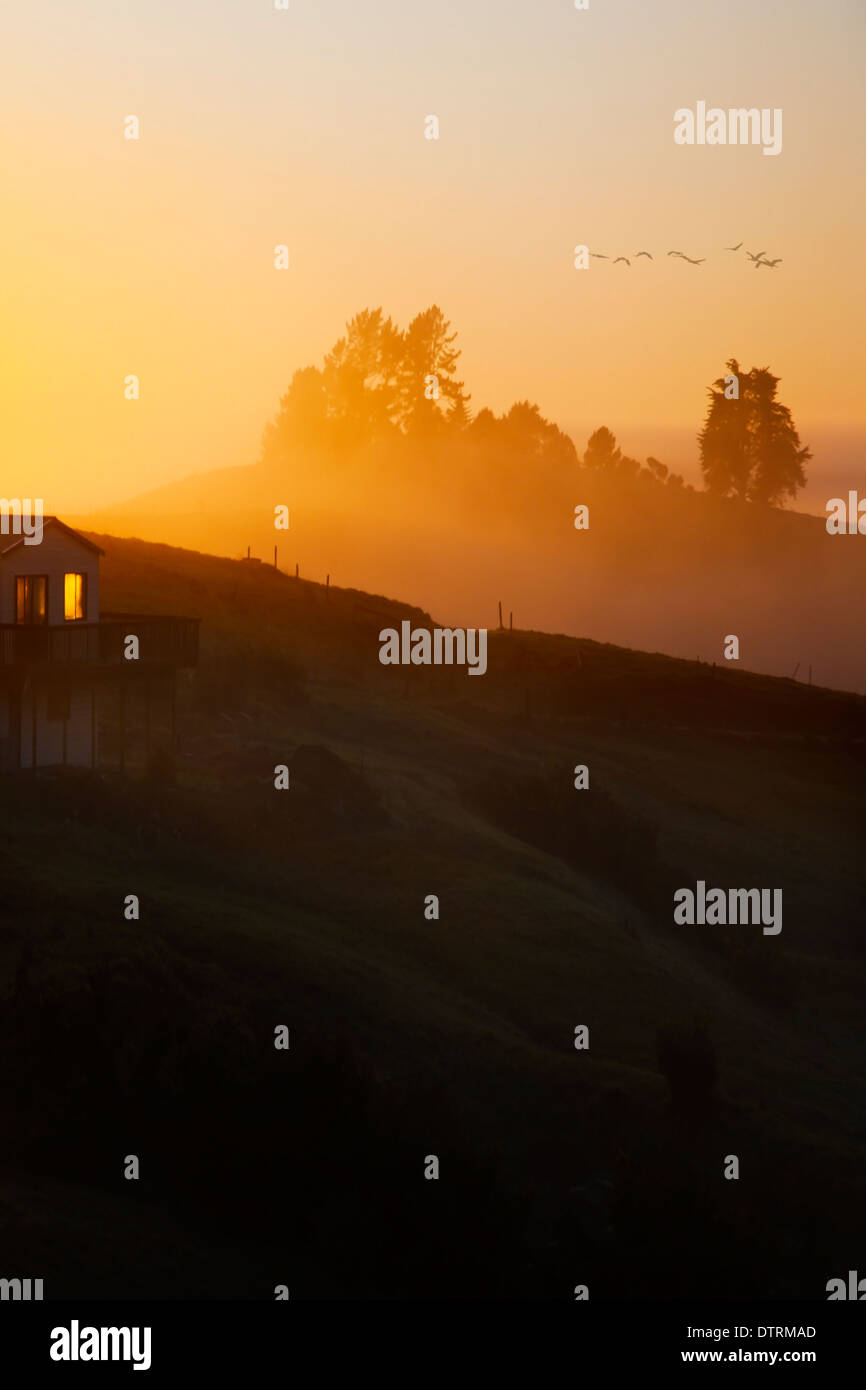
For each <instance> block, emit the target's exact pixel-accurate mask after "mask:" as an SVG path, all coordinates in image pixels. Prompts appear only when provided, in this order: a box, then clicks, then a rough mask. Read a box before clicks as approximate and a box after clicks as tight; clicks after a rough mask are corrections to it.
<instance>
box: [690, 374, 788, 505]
mask: <svg viewBox="0 0 866 1390" xmlns="http://www.w3.org/2000/svg"><path fill="white" fill-rule="evenodd" d="M726 367H727V373H728V375H727V378H726V377H720V378H719V379H718V380H716V381H714V382H713V385H712V386H710V387H709V388H708V392H707V394H708V395H709V398H710V401H709V406H708V409H707V418H706V420H705V422H704V427H703V429H702V430H701V432H700V434H699V435H698V443H699V444H700V450H701V471H702V472H703V475H704V487H705V488H706V490H707V491H708V492H714V493H716V494H717V495H718V496H720V497H737V498H739V499H740V500H741V501H751V502H766V503H769V504H770V505H773V506H778V505H780V504H782V503H783V502H784V499H785V498H787V497H794V496H796V493H797V491H798V489H799V488H801V487H804V486H805V482H806V475H805V472H804V469H803V465H804V463H806V462H807V460H808V459H810V458H811V457H812V455H811V453H810V451H809V450H808V449H806V448H803V447H801V444H800V436H799V434H798V433H797V430H796V428H795V426H794V421H793V419H792V418H791V412H790V410H789V409H788V407H787V406H785V405H782V403H781V401H778V400H777V399H776V388H777V386H778V384H779V378H778V377H777V376H773V374H772V372H770V371H769V370H768V369H767V368H766V367H753V368H752V370H751V371H750V372H743V371H741V369H740V365H739V363H738V361H737V359H736V358H735V357H732V358H730V359H729V361H728V362H727V363H726ZM731 377H733V378H735V379H736V383H737V385H736V388H735V387H734V385H733V383H731V381H730V378H731ZM735 389H736V394H733V393H734V390H735Z"/></svg>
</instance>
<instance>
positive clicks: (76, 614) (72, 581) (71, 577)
mask: <svg viewBox="0 0 866 1390" xmlns="http://www.w3.org/2000/svg"><path fill="white" fill-rule="evenodd" d="M86 579H87V575H85V574H67V575H64V579H63V616H64V618H65V619H66V621H67V622H68V623H74V622H76V621H77V620H78V619H80V618H83V617H84V616H85V593H86V589H87V585H86V583H85V581H86Z"/></svg>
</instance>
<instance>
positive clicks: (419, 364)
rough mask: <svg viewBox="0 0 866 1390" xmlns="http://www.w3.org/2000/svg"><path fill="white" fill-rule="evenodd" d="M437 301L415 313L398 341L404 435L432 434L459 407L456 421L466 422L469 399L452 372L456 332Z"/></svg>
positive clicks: (457, 354)
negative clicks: (399, 346) (451, 328)
mask: <svg viewBox="0 0 866 1390" xmlns="http://www.w3.org/2000/svg"><path fill="white" fill-rule="evenodd" d="M450 327H451V325H450V323H449V322H448V320H447V319H446V318H445V315H444V314H443V313H442V310H441V309H440V308H439V306H438V305H437V304H433V305H432V306H431V307H430V308H429V309H425V310H424V312H423V313H422V314H416V315H415V317H414V319H413V320H412V322H411V323H410V324H409V327H408V328H407V329H406V332H405V333H404V334H403V338H402V343H401V359H400V370H399V417H400V424H401V426H402V427H403V429H404V430H405V431H406V433H407V434H423V435H426V434H432V433H434V432H435V431H436V430H437V429H439V428H440V427H441V426H442V425H443V424H444V423H445V420H446V412H447V414H448V415H451V414H453V413H454V412H455V411H457V410H458V408H460V412H459V414H458V415H457V417H456V422H455V423H457V424H460V423H461V422H463V423H465V419H466V415H465V412H466V403H467V401H468V400H469V399H470V397H469V396H467V395H466V394H465V393H464V391H463V382H462V381H457V379H456V377H455V371H456V368H457V359H458V358H459V356H460V349H459V348H455V347H453V346H452V344H453V342H454V340H455V338H456V337H457V334H456V333H450V334H449V332H448V330H449V328H450Z"/></svg>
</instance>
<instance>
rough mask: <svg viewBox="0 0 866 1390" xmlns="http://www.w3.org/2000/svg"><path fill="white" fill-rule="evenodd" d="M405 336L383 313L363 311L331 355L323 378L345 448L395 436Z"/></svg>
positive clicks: (330, 412)
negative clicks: (393, 434) (389, 435)
mask: <svg viewBox="0 0 866 1390" xmlns="http://www.w3.org/2000/svg"><path fill="white" fill-rule="evenodd" d="M402 355H403V335H402V334H401V333H400V330H399V329H398V328H397V327H396V325H395V324H393V323H392V322H391V319H390V318H387V319H383V317H382V310H381V309H363V310H362V311H361V313H359V314H356V315H355V317H354V318H353V319H350V320H349V322H348V323H347V324H346V336H345V337H344V338H340V339H339V340H338V342H336V343H335V344H334V346H333V348H332V349H331V351H330V352H329V353H328V354H327V355H326V357H325V362H324V367H323V370H322V377H323V381H324V386H325V395H326V399H327V412H328V415H329V417H330V418H331V419H332V420H333V421H334V422H335V439H336V443H337V444H338V446H340V447H344V448H345V447H349V448H351V447H354V446H360V445H363V444H367V443H372V442H375V441H377V440H380V439H382V438H384V437H386V436H387V435H388V434H391V433H393V429H394V424H395V421H396V418H397V416H398V414H399V406H400V371H401V363H402Z"/></svg>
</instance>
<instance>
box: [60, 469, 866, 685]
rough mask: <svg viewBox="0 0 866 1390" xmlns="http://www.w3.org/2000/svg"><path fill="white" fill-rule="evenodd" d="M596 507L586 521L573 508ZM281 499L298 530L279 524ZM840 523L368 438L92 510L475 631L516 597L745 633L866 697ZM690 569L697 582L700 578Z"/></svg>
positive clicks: (551, 612) (857, 545)
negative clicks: (373, 444) (348, 454)
mask: <svg viewBox="0 0 866 1390" xmlns="http://www.w3.org/2000/svg"><path fill="white" fill-rule="evenodd" d="M578 504H584V505H586V506H587V507H588V508H589V519H590V520H589V529H588V530H585V531H576V530H575V528H574V524H573V523H574V508H575V507H576V506H577V505H578ZM276 505H284V506H287V507H288V508H289V510H290V521H291V529H290V530H289V531H287V532H286V531H280V532H277V531H275V530H274V526H273V518H274V507H275V506H276ZM825 522H826V516H807V515H804V514H802V513H799V512H790V511H784V510H779V509H776V508H772V507H767V506H761V505H758V504H742V503H736V502H733V501H720V500H719V499H717V498H714V497H711V496H708V495H707V494H705V493H702V492H694V491H691V490H689V489H683V488H674V487H671V486H662V485H660V484H657V483H655V482H653V481H651V480H647V479H646V478H645V477H641V478H639V479H637V480H633V481H631V480H628V479H622V478H615V477H613V478H612V477H608V476H606V475H604V474H602V473H598V472H594V471H592V470H589V469H585V468H566V467H561V468H557V469H553V468H547V469H546V470H545V471H544V472H543V473H540V472H539V470H538V468H537V467H536V466H535V465H534V464H533V462H532V460H523V459H496V460H491V462H490V465H489V467H488V466H484V467H481V466H479V464H478V462H477V461H474V462H472V461H470V462H466V461H464V460H462V459H461V458H460V456H459V455H457V454H455V453H453V452H452V453H449V452H448V451H447V450H446V451H444V452H443V453H441V454H431V453H430V452H429V451H428V452H423V453H422V452H418V453H417V454H412V453H411V450H410V451H408V453H407V448H406V446H404V447H403V448H402V450H401V451H397V452H390V453H389V451H388V450H387V449H385V448H378V449H375V450H368V451H367V452H366V453H364V454H362V455H360V456H359V457H358V458H356V459H354V460H352V461H350V462H348V463H346V462H343V463H340V464H337V463H336V462H335V461H334V460H333V459H328V458H322V457H320V456H316V455H313V454H309V453H307V454H303V455H301V454H298V455H297V457H296V458H295V460H294V462H293V464H292V465H291V466H289V467H287V468H285V469H284V470H279V471H275V470H274V469H270V470H269V469H266V468H265V467H264V466H262V465H256V466H254V467H249V468H233V469H223V470H220V471H218V472H215V473H209V474H203V475H201V474H200V475H197V476H196V477H194V478H190V479H187V480H185V481H183V482H180V483H177V484H172V485H170V486H167V487H163V488H160V489H157V490H155V491H154V492H152V493H144V494H142V495H141V496H140V497H137V498H135V499H133V500H131V501H130V503H129V504H127V505H125V506H121V507H115V508H111V509H109V510H108V511H107V512H105V513H102V514H100V515H98V516H95V517H84V518H79V519H78V524H81V525H82V526H84V527H85V528H89V529H96V530H102V531H108V532H110V533H111V534H114V535H126V536H130V537H138V538H140V539H144V540H151V541H156V540H159V541H168V542H170V543H172V544H177V545H193V546H196V547H198V548H200V549H202V550H208V551H210V552H212V553H217V554H223V555H226V556H240V555H243V554H245V553H246V550H247V547H248V546H250V547H251V548H252V554H253V555H258V556H260V557H263V558H264V559H265V560H266V561H270V560H272V558H273V551H274V545H275V543H276V544H277V545H278V548H279V549H278V562H279V565H280V568H282V569H284V570H286V571H287V572H289V573H291V574H294V570H295V565H296V564H297V565H299V567H300V574H301V576H306V577H308V578H311V579H316V580H319V581H322V582H324V580H325V577H326V575H327V574H330V576H331V581H332V583H334V582H336V583H339V584H341V585H344V586H351V587H356V588H360V589H364V590H366V591H368V592H379V593H400V594H402V595H403V596H404V598H406V599H407V600H408V601H409V602H410V603H412V604H415V605H417V606H419V607H423V608H426V609H428V610H430V611H433V612H437V613H445V612H447V613H448V614H449V616H450V618H451V620H452V621H453V622H457V623H460V624H462V625H464V626H481V625H487V626H491V625H493V624H495V622H496V614H497V603H498V602H499V601H500V600H501V601H502V604H503V609H504V611H505V613H506V615H507V614H508V613H509V612H513V613H514V621H515V623H516V624H518V625H519V626H520V627H521V628H524V629H526V628H536V629H539V630H546V631H559V632H563V633H567V634H570V635H572V636H579V637H590V638H593V639H595V640H597V641H607V642H617V643H619V644H620V645H622V646H629V647H637V648H641V649H643V650H647V649H650V650H658V651H664V652H667V653H669V654H670V655H673V656H680V657H684V658H689V659H693V658H695V657H699V658H700V659H701V660H702V661H707V662H710V663H712V662H713V661H720V660H721V655H722V648H723V643H724V638H725V636H726V635H727V634H728V633H736V634H737V635H738V637H739V638H740V650H741V658H742V662H743V665H744V666H747V667H748V668H749V669H750V670H754V671H760V672H763V673H765V674H771V675H779V676H791V675H793V674H794V673H795V672H796V675H797V678H798V679H799V680H807V679H808V672H809V668H810V667H811V668H812V679H813V681H814V682H815V683H816V684H821V685H825V686H832V687H834V688H836V689H845V690H856V691H858V692H860V693H863V692H864V691H866V650H864V647H863V643H862V642H860V641H858V640H857V638H856V634H857V633H858V632H859V631H860V630H861V628H862V627H863V624H864V621H866V601H864V595H866V541H864V540H863V538H862V537H860V536H830V535H828V534H827V531H826V526H825ZM684 575H687V576H688V581H687V582H686V583H684V582H683V576H684Z"/></svg>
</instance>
